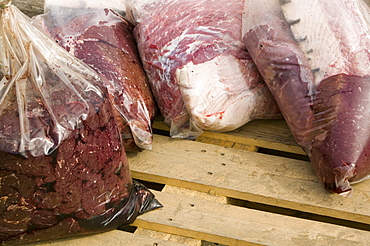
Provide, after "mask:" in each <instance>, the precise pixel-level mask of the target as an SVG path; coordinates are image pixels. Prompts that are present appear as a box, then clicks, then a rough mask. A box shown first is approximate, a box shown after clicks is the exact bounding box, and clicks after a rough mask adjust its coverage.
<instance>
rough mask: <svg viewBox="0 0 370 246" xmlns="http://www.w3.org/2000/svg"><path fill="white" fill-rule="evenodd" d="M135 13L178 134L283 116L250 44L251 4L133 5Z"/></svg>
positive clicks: (162, 103)
mask: <svg viewBox="0 0 370 246" xmlns="http://www.w3.org/2000/svg"><path fill="white" fill-rule="evenodd" d="M127 9H128V12H130V13H131V14H130V15H131V16H132V19H133V21H134V22H135V23H136V24H137V26H136V27H135V31H134V33H135V36H136V38H137V41H138V47H139V52H140V54H141V58H142V61H143V65H144V68H145V69H146V71H147V74H148V76H149V78H150V82H151V87H152V91H153V94H154V96H155V98H156V100H157V102H158V105H159V108H160V110H161V113H162V115H163V116H164V118H165V122H166V123H167V124H168V125H170V126H171V136H173V137H184V138H195V137H197V136H198V135H199V134H200V133H201V131H202V129H205V130H217V131H229V130H233V129H235V128H237V127H240V126H242V125H244V124H245V123H247V122H249V121H250V120H252V119H256V118H275V117H278V116H279V115H280V114H279V110H278V108H277V106H276V104H275V102H274V100H273V98H272V96H271V95H270V92H269V91H268V88H267V87H266V85H265V83H264V82H263V80H262V78H261V76H260V75H259V73H258V71H257V69H256V67H255V65H254V64H253V62H252V60H251V58H250V56H249V54H248V52H246V49H245V47H244V45H243V43H242V38H241V18H242V11H243V1H241V0H232V1H230V0H221V1H220V0H218V1H209V0H199V1H198V0H185V1H183V0H168V1H163V0H152V1H139V0H133V1H128V7H127Z"/></svg>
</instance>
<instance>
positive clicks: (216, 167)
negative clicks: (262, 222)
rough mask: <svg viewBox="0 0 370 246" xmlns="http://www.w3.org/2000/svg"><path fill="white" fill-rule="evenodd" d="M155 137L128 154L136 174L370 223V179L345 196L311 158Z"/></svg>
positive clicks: (176, 184)
mask: <svg viewBox="0 0 370 246" xmlns="http://www.w3.org/2000/svg"><path fill="white" fill-rule="evenodd" d="M154 143H155V144H154V145H153V150H152V151H143V152H141V153H140V154H137V155H135V154H129V155H128V157H129V162H130V167H131V171H132V175H133V177H134V178H137V179H141V180H147V181H152V182H157V183H161V184H167V185H173V186H178V187H182V188H188V189H192V190H197V191H201V192H206V193H211V194H217V195H221V196H226V197H233V198H238V199H242V200H248V201H252V202H258V203H263V204H267V205H273V206H278V207H283V208H289V209H295V210H299V211H303V212H309V213H314V214H318V215H325V216H330V217H334V218H340V219H345V220H351V221H356V222H361V223H365V224H370V210H369V209H368V204H369V202H370V201H369V199H370V186H369V184H370V181H369V180H368V181H364V182H361V183H358V184H356V185H354V191H353V193H352V195H351V196H350V197H348V198H343V197H341V196H339V195H337V194H329V193H328V192H326V191H325V190H324V188H323V185H322V184H321V183H320V182H319V180H318V177H317V176H316V174H315V173H314V171H313V169H312V167H311V165H310V164H309V163H308V162H306V161H299V160H294V159H290V158H283V157H278V156H271V155H265V154H260V153H254V152H249V151H242V150H238V149H231V148H224V147H219V146H215V145H210V144H204V143H198V142H194V141H187V140H181V139H171V138H169V137H164V136H158V135H155V137H154Z"/></svg>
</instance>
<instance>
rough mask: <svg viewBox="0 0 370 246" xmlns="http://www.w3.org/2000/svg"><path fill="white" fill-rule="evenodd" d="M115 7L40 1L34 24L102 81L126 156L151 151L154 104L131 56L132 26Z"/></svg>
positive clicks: (135, 54) (120, 8)
mask: <svg viewBox="0 0 370 246" xmlns="http://www.w3.org/2000/svg"><path fill="white" fill-rule="evenodd" d="M119 2H120V1H110V2H107V3H101V2H96V1H91V0H78V1H59V0H58V1H56V0H46V1H45V14H44V15H41V16H38V17H37V18H36V20H37V19H38V21H40V22H41V21H42V22H43V27H44V28H45V29H46V30H47V31H48V32H49V33H50V35H51V36H52V37H53V38H54V39H55V40H56V41H57V42H58V43H59V45H61V46H62V47H63V48H65V49H66V50H67V51H69V52H70V53H71V54H73V55H74V56H75V57H77V58H79V59H80V60H82V61H83V62H84V63H86V64H88V65H89V66H91V67H92V68H93V69H94V70H95V71H96V72H98V73H99V74H100V75H101V76H102V77H103V80H104V81H105V82H106V83H105V84H106V86H107V88H108V92H109V95H110V99H111V101H112V103H113V105H114V107H115V109H116V110H117V111H116V112H115V113H116V117H117V123H118V124H119V127H120V129H121V133H122V138H123V141H124V145H125V149H126V151H130V150H136V149H137V147H139V148H140V149H151V148H152V127H151V125H152V120H153V118H154V116H155V113H156V104H155V101H154V99H153V96H152V92H151V90H150V87H149V84H148V81H147V77H146V75H145V72H144V70H143V67H142V64H141V61H140V57H139V54H138V51H137V45H136V42H135V39H134V37H133V33H132V31H133V25H132V23H130V22H128V21H126V20H125V19H124V18H123V17H122V16H121V15H119V14H118V13H117V12H119V13H122V15H124V8H123V7H124V6H125V5H124V3H123V4H121V5H122V6H119ZM98 3H99V4H98ZM114 3H116V4H114ZM104 6H107V7H116V8H115V10H112V9H108V8H105V7H104Z"/></svg>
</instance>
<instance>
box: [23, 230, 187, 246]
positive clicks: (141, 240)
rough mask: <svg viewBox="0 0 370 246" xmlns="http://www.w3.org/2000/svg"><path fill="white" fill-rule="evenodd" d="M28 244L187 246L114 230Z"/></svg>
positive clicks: (61, 245)
mask: <svg viewBox="0 0 370 246" xmlns="http://www.w3.org/2000/svg"><path fill="white" fill-rule="evenodd" d="M26 245H27V246H66V245H71V246H72V245H73V246H102V245H104V246H186V245H185V244H180V243H176V242H170V241H166V240H161V239H157V238H151V237H146V236H142V235H136V234H133V233H129V232H124V231H119V230H113V231H110V232H106V233H101V234H96V235H89V236H82V237H74V238H67V239H59V240H55V241H48V242H40V243H32V244H26Z"/></svg>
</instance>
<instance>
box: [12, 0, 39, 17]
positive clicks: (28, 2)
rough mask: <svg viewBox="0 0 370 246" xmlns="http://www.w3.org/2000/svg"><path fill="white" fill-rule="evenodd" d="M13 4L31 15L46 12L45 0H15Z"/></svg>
mask: <svg viewBox="0 0 370 246" xmlns="http://www.w3.org/2000/svg"><path fill="white" fill-rule="evenodd" d="M12 4H14V5H15V6H16V7H18V8H19V9H20V10H21V11H22V12H23V13H25V14H26V15H28V16H30V17H32V16H34V15H38V14H42V13H43V12H44V0H13V1H12Z"/></svg>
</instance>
